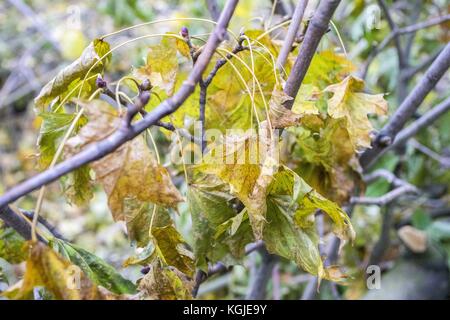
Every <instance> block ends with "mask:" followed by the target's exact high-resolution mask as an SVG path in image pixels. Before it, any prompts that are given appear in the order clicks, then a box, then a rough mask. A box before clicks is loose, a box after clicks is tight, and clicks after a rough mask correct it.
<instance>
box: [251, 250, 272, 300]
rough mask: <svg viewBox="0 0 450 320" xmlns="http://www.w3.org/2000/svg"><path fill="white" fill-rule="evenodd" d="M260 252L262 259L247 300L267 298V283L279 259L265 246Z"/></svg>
mask: <svg viewBox="0 0 450 320" xmlns="http://www.w3.org/2000/svg"><path fill="white" fill-rule="evenodd" d="M259 252H260V254H261V258H262V261H261V265H260V266H259V268H258V269H257V270H255V273H254V275H253V277H252V278H253V279H252V282H251V285H250V288H249V291H248V293H247V296H246V299H247V300H263V299H265V298H266V291H267V290H266V289H267V284H268V282H269V280H270V279H271V276H272V270H273V268H274V267H275V265H276V263H277V261H278V257H277V256H275V255H273V254H270V253H269V252H267V250H266V248H265V247H264V246H262V247H261V248H260V249H259Z"/></svg>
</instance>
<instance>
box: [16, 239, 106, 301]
mask: <svg viewBox="0 0 450 320" xmlns="http://www.w3.org/2000/svg"><path fill="white" fill-rule="evenodd" d="M29 246H30V255H29V258H28V260H27V266H26V267H27V269H26V272H25V276H24V279H23V283H22V286H21V288H20V290H16V291H12V292H11V293H10V294H8V297H9V298H14V299H32V298H33V289H34V288H35V287H45V288H46V289H47V290H48V291H49V292H50V293H51V294H52V296H53V297H54V298H55V299H58V300H60V299H63V300H94V299H95V300H97V299H110V298H111V299H113V298H114V296H113V295H112V294H110V295H105V294H104V293H103V292H102V291H100V290H99V289H98V288H97V287H96V286H94V285H93V284H92V283H91V281H90V280H89V278H87V277H86V275H85V274H84V273H83V272H82V271H81V270H80V269H79V268H78V267H76V266H74V265H72V264H70V262H69V261H67V260H65V259H63V258H62V257H61V256H59V255H58V254H57V253H56V252H55V251H53V250H52V249H51V248H49V247H48V246H46V245H44V244H42V243H30V244H29ZM14 292H15V293H17V294H16V295H15V296H12V293H14Z"/></svg>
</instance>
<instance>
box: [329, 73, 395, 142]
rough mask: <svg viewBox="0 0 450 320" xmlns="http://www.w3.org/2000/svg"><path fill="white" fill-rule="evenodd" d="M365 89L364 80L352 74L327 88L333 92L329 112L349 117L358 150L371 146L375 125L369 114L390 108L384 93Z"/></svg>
mask: <svg viewBox="0 0 450 320" xmlns="http://www.w3.org/2000/svg"><path fill="white" fill-rule="evenodd" d="M363 89H364V81H363V80H361V79H358V78H355V77H352V76H349V77H347V78H345V79H344V80H343V81H342V82H340V83H337V84H333V85H330V86H328V87H327V88H326V89H325V91H328V92H332V93H333V97H331V99H329V100H328V114H329V115H330V116H331V117H333V118H335V119H337V118H342V117H344V118H345V119H347V129H348V132H349V135H350V138H351V140H352V144H353V146H354V148H355V149H356V150H360V149H362V148H370V143H371V140H370V132H371V131H372V129H373V127H372V124H371V123H370V121H369V119H368V118H367V115H368V114H370V113H374V114H378V115H384V114H386V112H387V108H388V106H387V102H386V100H384V98H383V94H375V95H373V94H367V93H363V92H362V90H363Z"/></svg>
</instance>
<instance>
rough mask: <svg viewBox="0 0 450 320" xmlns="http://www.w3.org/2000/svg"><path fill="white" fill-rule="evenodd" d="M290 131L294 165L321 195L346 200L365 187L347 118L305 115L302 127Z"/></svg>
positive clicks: (335, 199) (339, 200) (341, 200)
mask: <svg viewBox="0 0 450 320" xmlns="http://www.w3.org/2000/svg"><path fill="white" fill-rule="evenodd" d="M288 132H289V133H291V134H293V135H294V137H295V141H294V145H293V155H294V157H290V160H291V159H292V160H291V161H292V162H294V164H295V165H296V166H294V165H293V166H292V167H293V168H295V171H296V172H297V173H298V174H299V175H301V176H302V178H303V179H305V180H306V181H307V182H308V183H309V184H310V185H311V186H312V187H313V188H314V189H315V190H317V191H318V192H319V193H320V194H322V195H323V196H325V197H327V198H329V199H331V200H333V201H336V202H338V203H344V202H345V201H347V200H348V199H349V197H350V196H351V195H352V194H353V192H354V190H355V188H356V187H358V188H359V189H362V188H363V184H362V180H361V174H360V172H361V169H360V166H359V162H358V160H357V157H356V154H355V150H354V148H353V146H352V143H351V140H350V136H349V133H348V131H347V128H346V120H345V119H336V120H335V119H331V118H328V119H326V120H322V119H321V118H319V117H317V116H305V117H303V118H302V126H301V127H296V128H289V129H288Z"/></svg>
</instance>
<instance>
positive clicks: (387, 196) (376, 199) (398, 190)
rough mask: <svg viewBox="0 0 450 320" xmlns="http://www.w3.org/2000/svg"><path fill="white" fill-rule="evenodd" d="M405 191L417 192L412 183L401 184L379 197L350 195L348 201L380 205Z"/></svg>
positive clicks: (394, 198) (405, 192)
mask: <svg viewBox="0 0 450 320" xmlns="http://www.w3.org/2000/svg"><path fill="white" fill-rule="evenodd" d="M407 193H415V194H417V193H418V190H417V188H416V187H414V186H412V185H403V186H400V187H397V188H395V189H394V190H392V191H389V192H388V193H386V194H384V195H382V196H380V197H352V198H351V199H350V203H351V204H359V205H376V206H380V207H382V206H385V205H387V204H388V203H391V202H392V201H394V200H396V199H397V198H399V197H401V196H402V195H404V194H407Z"/></svg>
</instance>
